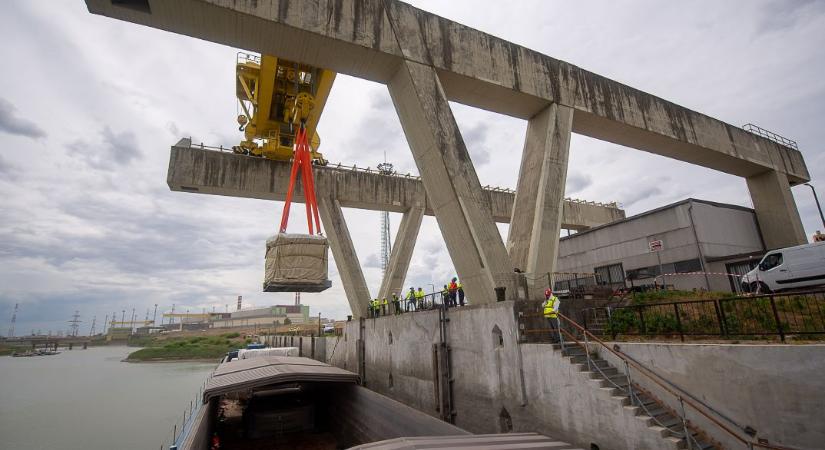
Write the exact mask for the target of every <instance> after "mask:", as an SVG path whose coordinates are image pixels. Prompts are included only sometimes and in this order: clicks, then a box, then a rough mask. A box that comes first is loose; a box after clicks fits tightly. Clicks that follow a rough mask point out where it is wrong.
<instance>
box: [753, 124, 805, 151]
mask: <svg viewBox="0 0 825 450" xmlns="http://www.w3.org/2000/svg"><path fill="white" fill-rule="evenodd" d="M742 129H743V130H745V131H747V132H749V133H753V134H755V135H758V136H762V137H763V138H766V139H769V140H771V141H774V142H776V143H777V144H782V145H784V146H786V147H790V148H792V149H794V150H799V146H798V145H797V144H796V141H793V140H791V139H788V138H786V137H784V136H780V135H778V134H776V133H774V132H773V131H768V130H766V129H764V128H762V127H760V126H758V125H754V124H752V123H746V124H745V125H742Z"/></svg>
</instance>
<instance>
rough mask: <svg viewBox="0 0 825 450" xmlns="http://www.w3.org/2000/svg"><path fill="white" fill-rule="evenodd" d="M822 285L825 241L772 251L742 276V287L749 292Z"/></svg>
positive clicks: (823, 280) (824, 276) (823, 279)
mask: <svg viewBox="0 0 825 450" xmlns="http://www.w3.org/2000/svg"><path fill="white" fill-rule="evenodd" d="M821 285H825V242H815V243H813V244H804V245H798V246H796V247H787V248H780V249H777V250H771V251H769V252H768V253H765V256H764V257H763V258H762V261H759V265H757V266H756V267H755V268H754V269H753V270H751V271H750V272H748V273H747V274H745V276H743V277H742V289H743V290H745V291H746V292H757V288H758V291H759V292H762V293H767V292H775V291H779V290H783V289H796V288H803V287H811V286H821Z"/></svg>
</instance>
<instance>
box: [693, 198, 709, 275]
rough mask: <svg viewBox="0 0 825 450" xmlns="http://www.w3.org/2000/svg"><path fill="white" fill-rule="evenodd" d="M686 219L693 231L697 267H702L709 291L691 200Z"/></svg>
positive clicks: (703, 256)
mask: <svg viewBox="0 0 825 450" xmlns="http://www.w3.org/2000/svg"><path fill="white" fill-rule="evenodd" d="M688 218H690V228H691V229H692V230H693V238H694V239H696V250H698V251H699V265H700V266H701V267H702V273H703V274H704V275H705V287H707V289H708V291H710V278H708V271H707V268H705V255H704V254H703V253H702V244H700V243H699V233H697V232H696V224H695V223H694V222H693V200H692V199H691V200H690V204H689V206H688Z"/></svg>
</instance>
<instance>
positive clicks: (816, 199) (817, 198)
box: [802, 183, 825, 227]
mask: <svg viewBox="0 0 825 450" xmlns="http://www.w3.org/2000/svg"><path fill="white" fill-rule="evenodd" d="M802 184H804V185H805V186H808V187H809V188H811V192H813V193H814V201H815V202H816V209H818V210H819V219H820V220H821V221H822V226H823V227H825V215H823V214H822V206H821V205H820V204H819V197H818V196H817V195H816V189H814V187H813V186H811V184H810V183H802Z"/></svg>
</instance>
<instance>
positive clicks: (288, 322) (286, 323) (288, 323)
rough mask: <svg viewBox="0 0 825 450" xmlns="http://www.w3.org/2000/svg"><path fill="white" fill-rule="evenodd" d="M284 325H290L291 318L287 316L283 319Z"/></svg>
mask: <svg viewBox="0 0 825 450" xmlns="http://www.w3.org/2000/svg"><path fill="white" fill-rule="evenodd" d="M284 325H292V321H291V320H289V317H287V318H286V319H284Z"/></svg>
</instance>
